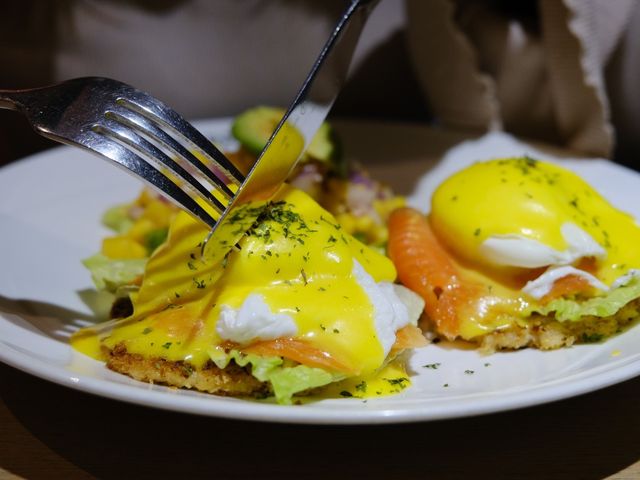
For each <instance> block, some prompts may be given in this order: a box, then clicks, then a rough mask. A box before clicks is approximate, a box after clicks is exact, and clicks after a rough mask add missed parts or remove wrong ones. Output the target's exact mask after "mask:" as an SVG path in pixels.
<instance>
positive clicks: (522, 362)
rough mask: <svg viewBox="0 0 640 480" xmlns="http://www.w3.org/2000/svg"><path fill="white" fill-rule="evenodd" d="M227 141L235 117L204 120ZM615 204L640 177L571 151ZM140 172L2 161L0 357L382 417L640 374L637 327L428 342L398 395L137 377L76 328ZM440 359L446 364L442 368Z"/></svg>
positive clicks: (76, 155) (58, 158)
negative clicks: (576, 335)
mask: <svg viewBox="0 0 640 480" xmlns="http://www.w3.org/2000/svg"><path fill="white" fill-rule="evenodd" d="M201 128H203V130H204V131H205V132H206V133H208V134H210V135H213V136H215V137H217V138H223V139H224V140H225V141H227V140H228V136H227V132H228V130H227V129H228V122H225V121H213V122H207V123H204V124H202V125H201ZM530 150H531V149H530V148H528V147H526V146H523V145H521V144H518V143H516V142H514V141H513V140H512V139H511V138H510V137H506V136H501V135H490V136H488V137H485V138H484V139H482V140H480V141H476V142H471V143H468V144H463V145H461V146H460V147H457V148H455V149H454V150H452V151H450V153H449V155H447V157H446V158H445V160H444V161H443V162H442V163H441V164H439V165H438V166H437V167H436V168H435V169H434V170H433V171H432V172H431V173H430V174H429V176H427V177H426V178H425V179H424V180H423V181H422V182H421V183H420V184H419V187H418V191H417V192H416V194H415V196H414V201H416V202H418V203H420V204H422V205H426V204H427V202H426V201H425V200H424V199H426V198H428V195H429V192H430V191H431V189H432V188H433V185H434V184H435V183H437V181H439V180H440V179H441V178H443V177H444V176H446V175H448V174H449V173H450V172H451V171H452V170H455V169H457V168H460V167H461V166H463V165H464V164H465V163H468V162H469V161H470V160H473V159H477V158H487V157H489V156H492V155H494V156H495V155H505V154H510V153H524V151H530ZM567 165H568V166H569V167H571V168H574V169H575V170H576V171H578V172H579V173H581V174H583V176H584V177H586V178H587V180H588V181H590V182H591V183H592V184H593V185H595V186H596V187H597V188H598V189H600V191H601V192H603V193H604V194H605V195H606V196H607V197H609V198H610V200H612V201H613V202H614V203H615V204H616V205H618V206H620V207H623V208H626V209H627V210H631V213H632V214H634V215H635V216H636V217H637V218H640V176H638V175H637V174H635V173H633V172H631V171H629V170H626V169H623V168H621V167H618V166H615V165H613V164H611V163H608V162H605V161H584V160H583V161H580V162H575V161H568V162H567ZM139 188H140V184H139V182H138V181H136V180H135V179H134V178H133V177H131V176H129V175H128V174H126V173H124V172H120V171H119V170H117V169H115V168H113V167H112V166H111V165H108V164H107V163H106V162H104V161H101V160H99V159H98V158H97V157H94V156H91V155H88V154H85V153H83V152H81V151H79V150H76V149H71V148H67V147H60V148H57V149H54V150H52V151H49V152H46V153H43V154H40V155H35V156H33V157H31V158H28V159H25V160H23V161H20V162H17V163H15V164H13V165H10V166H8V167H5V168H3V169H0V233H1V237H0V238H2V248H1V249H0V360H2V361H4V362H6V363H7V364H9V365H12V366H14V367H16V368H19V369H21V370H23V371H26V372H29V373H31V374H33V375H36V376H38V377H41V378H44V379H47V380H50V381H53V382H56V383H59V384H62V385H66V386H69V387H72V388H76V389H78V390H82V391H84V392H90V393H94V394H98V395H102V396H105V397H109V398H114V399H118V400H124V401H128V402H133V403H137V404H142V405H148V406H153V407H158V408H164V409H169V410H176V411H182V412H190V413H197V414H203V415H211V416H220V417H229V418H241V419H252V420H261V421H276V422H295V423H325V424H326V423H336V424H339V423H342V424H354V423H362V424H375V423H392V422H410V421H424V420H435V419H443V418H453V417H461V416H468V415H476V414H481V413H489V412H498V411H503V410H509V409H514V408H520V407H525V406H529V405H536V404H540V403H544V402H549V401H554V400H558V399H563V398H567V397H570V396H575V395H578V394H581V393H584V392H588V391H592V390H595V389H599V388H603V387H606V386H608V385H611V384H614V383H617V382H621V381H623V380H626V379H628V378H631V377H633V376H636V375H638V374H640V328H638V327H636V328H632V329H631V330H629V331H627V332H625V333H623V334H621V335H619V336H617V337H615V338H612V339H610V340H608V341H607V342H605V343H603V344H596V345H581V346H576V347H573V348H568V349H563V350H558V351H553V352H540V351H536V350H522V351H518V352H512V353H500V354H495V355H491V356H480V355H478V354H477V353H476V352H475V351H473V350H461V349H455V348H450V347H445V346H441V345H431V346H428V347H426V348H424V349H422V350H419V351H417V352H415V354H413V356H412V357H411V359H410V367H411V369H412V370H413V377H412V381H413V385H412V386H411V387H410V388H408V389H407V390H405V391H404V392H402V393H401V394H400V395H397V396H393V397H387V398H379V399H369V400H368V401H366V402H364V401H362V400H358V399H336V400H324V401H320V402H317V403H312V404H307V405H302V406H280V405H275V404H269V403H261V402H254V401H248V400H240V399H231V398H221V397H215V396H211V395H205V394H200V393H196V392H190V391H178V390H174V389H169V388H164V387H160V386H152V385H147V384H144V383H139V382H136V381H133V380H131V379H129V378H128V377H125V376H122V375H119V374H116V373H113V372H110V371H108V370H107V369H106V368H105V367H104V365H103V364H101V363H100V362H97V361H94V360H92V359H90V358H88V357H85V356H83V355H82V354H79V353H76V352H75V351H73V350H72V349H71V348H70V347H69V345H68V338H69V334H70V332H72V331H74V330H75V329H76V328H77V327H78V326H80V325H84V324H86V322H90V321H91V320H92V319H91V313H90V310H89V308H87V306H86V305H85V303H84V302H83V301H82V299H81V295H79V292H82V291H83V290H87V289H90V288H91V283H90V279H89V275H88V273H87V272H86V271H85V269H84V268H83V266H82V265H81V264H80V260H81V259H82V258H85V257H87V256H89V255H91V254H93V253H94V252H95V251H96V250H97V249H98V248H99V244H100V240H101V238H102V237H103V236H104V235H105V234H106V233H107V232H106V231H105V230H104V229H103V228H102V227H101V226H100V225H99V218H100V214H101V212H103V211H104V210H105V209H106V208H107V207H109V206H111V205H113V204H116V203H122V202H123V201H128V200H130V199H132V198H134V197H135V196H136V194H137V193H138V190H139ZM434 365H437V366H438V368H433V367H434Z"/></svg>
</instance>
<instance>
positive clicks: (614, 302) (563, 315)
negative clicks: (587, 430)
mask: <svg viewBox="0 0 640 480" xmlns="http://www.w3.org/2000/svg"><path fill="white" fill-rule="evenodd" d="M639 297H640V278H638V277H634V278H632V279H631V280H630V281H629V282H628V283H627V284H626V285H622V286H620V287H617V288H613V289H611V290H609V291H608V292H607V293H605V294H604V295H602V296H599V297H593V298H590V299H588V300H582V301H578V300H568V299H563V298H558V299H556V300H552V301H551V302H549V303H548V304H547V305H545V306H544V307H542V308H540V309H537V310H536V311H537V312H539V313H541V314H543V315H548V314H550V313H555V318H556V319H557V320H558V321H560V322H567V321H568V322H575V321H578V320H580V319H581V318H582V317H586V316H595V317H609V316H611V315H614V314H615V313H617V312H618V311H619V310H620V309H621V308H622V307H624V306H625V305H627V304H628V303H629V302H631V301H632V300H635V299H636V298H639Z"/></svg>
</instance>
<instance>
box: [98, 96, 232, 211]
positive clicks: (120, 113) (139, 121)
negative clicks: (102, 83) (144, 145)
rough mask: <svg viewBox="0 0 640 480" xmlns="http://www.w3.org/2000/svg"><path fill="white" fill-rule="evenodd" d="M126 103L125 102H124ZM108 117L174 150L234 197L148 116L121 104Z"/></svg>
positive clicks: (223, 192) (220, 188)
mask: <svg viewBox="0 0 640 480" xmlns="http://www.w3.org/2000/svg"><path fill="white" fill-rule="evenodd" d="M123 103H125V102H123ZM106 116H107V118H111V119H114V120H116V121H118V122H120V123H122V124H124V125H126V126H127V127H130V128H132V129H134V130H137V131H138V132H139V133H141V134H142V135H143V136H146V137H147V138H150V139H153V140H156V141H158V142H159V143H161V144H162V145H163V146H164V147H166V148H168V149H169V150H171V151H173V152H174V153H175V155H177V156H178V158H182V159H184V160H186V161H187V162H188V163H189V164H190V165H191V166H193V167H195V168H196V169H197V171H198V172H199V173H201V174H202V175H203V176H205V177H206V180H207V181H209V182H211V183H212V184H214V185H215V186H216V187H217V188H218V190H219V191H220V192H221V193H222V194H223V195H224V196H225V197H226V198H227V199H229V200H230V199H232V198H233V195H234V194H233V192H232V191H231V190H230V189H229V187H228V186H227V184H226V183H225V182H224V181H223V180H222V179H220V178H219V177H218V176H217V175H216V174H215V173H214V172H213V171H212V170H211V169H209V168H208V167H207V166H206V165H205V164H204V163H203V162H201V161H200V160H199V159H198V158H197V157H196V156H195V155H193V154H192V153H191V152H190V151H189V150H187V149H186V148H184V147H183V146H182V144H180V143H179V142H177V141H176V140H175V139H173V138H172V137H171V136H170V135H168V134H167V133H166V132H165V131H163V130H162V129H160V128H158V127H157V126H156V125H155V124H154V123H153V122H151V121H150V120H149V119H147V117H143V116H142V115H141V114H140V113H138V112H137V111H132V110H129V109H128V108H124V107H123V106H121V107H120V108H118V107H116V108H112V109H109V110H107V112H106Z"/></svg>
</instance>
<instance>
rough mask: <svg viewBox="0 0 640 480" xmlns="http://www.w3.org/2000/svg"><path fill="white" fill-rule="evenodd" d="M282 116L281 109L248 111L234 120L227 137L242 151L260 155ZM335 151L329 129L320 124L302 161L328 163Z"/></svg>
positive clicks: (335, 143)
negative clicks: (232, 137)
mask: <svg viewBox="0 0 640 480" xmlns="http://www.w3.org/2000/svg"><path fill="white" fill-rule="evenodd" d="M284 114H285V111H284V109H282V108H276V107H268V106H259V107H254V108H250V109H248V110H245V111H244V112H242V113H241V114H240V115H238V116H237V117H236V118H235V119H234V121H233V124H232V125H231V134H232V135H233V136H234V137H235V138H236V140H238V142H240V144H241V145H242V146H243V147H244V148H245V149H247V150H248V151H250V152H251V153H253V154H254V155H260V152H262V149H263V148H264V146H265V145H266V144H267V142H268V141H269V138H270V137H271V135H272V134H273V131H274V130H275V129H276V127H277V126H278V123H279V122H280V120H281V119H282V117H283V116H284ZM338 150H339V149H338V144H337V141H336V139H335V134H334V132H333V129H332V128H331V126H330V125H329V124H328V123H327V122H324V123H323V124H322V125H321V126H320V128H319V129H318V132H317V133H316V135H315V136H314V137H313V138H312V139H311V142H310V143H309V146H308V147H307V151H306V152H305V157H306V159H309V158H311V159H314V160H318V161H320V162H325V163H331V162H332V161H333V160H335V159H336V158H337V157H338ZM303 160H304V159H303Z"/></svg>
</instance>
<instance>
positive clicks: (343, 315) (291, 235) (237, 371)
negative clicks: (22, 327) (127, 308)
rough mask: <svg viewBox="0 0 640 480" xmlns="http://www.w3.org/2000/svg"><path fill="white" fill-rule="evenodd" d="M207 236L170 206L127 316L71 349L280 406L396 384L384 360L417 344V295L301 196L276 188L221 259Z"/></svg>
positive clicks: (166, 379) (136, 373)
mask: <svg viewBox="0 0 640 480" xmlns="http://www.w3.org/2000/svg"><path fill="white" fill-rule="evenodd" d="M237 217H238V218H235V220H234V221H237V222H239V223H241V222H242V218H241V217H242V214H241V213H239V214H237ZM207 234H208V230H207V228H206V226H204V225H202V224H201V223H199V222H198V221H196V220H194V219H192V218H191V217H190V216H189V215H187V214H186V213H184V212H178V213H177V214H176V215H175V216H174V218H173V220H172V221H171V223H170V226H169V232H168V236H167V240H166V242H165V243H164V244H162V245H161V246H160V247H159V248H157V249H156V250H155V251H154V253H153V254H152V256H151V257H150V258H149V260H148V262H147V263H146V266H145V269H144V274H143V276H142V280H141V283H140V286H139V289H138V290H137V291H136V292H134V293H132V294H131V300H132V303H133V312H132V314H131V315H130V316H128V317H126V318H124V319H122V320H119V321H117V322H116V323H115V324H114V325H113V327H112V328H101V327H98V328H88V329H85V330H82V331H80V332H79V333H78V334H76V335H75V336H74V338H73V344H74V346H75V347H76V348H77V349H78V350H80V351H83V352H85V353H88V354H90V355H93V356H95V357H97V358H100V359H102V360H104V361H106V363H107V365H108V367H109V368H111V369H113V370H115V371H118V372H121V373H124V374H127V375H130V376H131V377H133V378H135V379H138V380H142V381H145V382H152V383H162V384H167V385H171V386H176V387H184V388H192V389H197V390H201V391H205V392H209V393H215V394H221V395H236V396H252V397H256V396H257V397H261V396H271V395H273V396H275V398H276V400H277V401H278V402H280V403H291V402H292V399H293V398H294V396H295V395H297V394H300V393H302V392H309V391H317V389H318V388H320V387H324V386H327V385H331V384H335V383H337V382H350V383H347V384H345V385H346V386H345V387H344V388H339V389H338V391H339V392H340V394H343V395H344V396H351V395H354V396H356V393H363V391H364V390H366V389H364V390H363V387H362V385H364V384H366V382H368V381H369V382H375V381H382V384H384V383H385V382H386V383H387V384H388V385H389V386H390V387H393V390H397V389H398V387H397V386H398V385H404V384H405V382H406V381H407V379H406V374H404V373H403V372H402V370H398V368H397V366H390V362H392V360H393V359H394V358H396V357H398V355H399V354H400V353H401V352H402V351H403V350H405V349H408V348H413V347H416V346H421V345H424V344H425V343H426V341H425V338H424V336H423V335H422V332H421V331H420V330H419V329H418V328H417V327H416V324H417V319H418V317H419V316H420V314H421V312H422V308H423V301H422V300H421V299H420V297H419V296H418V295H416V294H414V293H413V292H411V291H410V290H409V289H407V288H405V287H402V286H399V285H395V284H394V283H393V282H394V280H395V278H396V270H395V267H394V266H393V264H392V262H391V261H390V260H389V259H388V258H386V257H385V256H384V255H382V254H380V253H378V252H376V251H375V250H373V249H371V248H369V247H367V246H365V245H364V244H362V243H360V242H359V241H358V240H356V239H355V238H353V237H352V236H351V235H349V234H347V233H346V232H345V231H344V230H343V228H342V227H341V226H340V224H339V223H338V222H337V221H336V219H335V217H333V216H332V215H331V214H330V213H328V212H327V211H326V210H324V209H323V208H322V207H320V206H319V205H318V204H317V203H316V202H315V201H314V200H313V199H312V198H311V197H309V196H308V195H307V194H305V193H304V192H302V191H300V190H297V189H295V188H293V187H290V186H285V187H283V188H282V189H281V191H280V192H279V194H278V195H277V196H276V197H275V198H274V199H273V200H272V201H271V202H270V203H269V204H268V206H267V207H266V208H264V210H263V211H262V213H261V215H260V217H259V219H258V221H257V222H256V223H255V224H253V226H252V228H251V229H250V230H249V232H248V233H247V234H246V235H245V236H244V237H243V239H242V240H241V241H240V242H239V244H238V246H237V247H238V248H237V249H234V250H232V251H231V252H229V253H228V254H227V255H226V256H225V258H224V261H223V262H222V263H210V262H208V261H207V258H208V256H207V255H206V254H205V255H203V254H202V252H203V242H204V240H205V238H206V237H207ZM214 240H215V237H214ZM208 248H217V246H216V244H215V241H213V240H212V241H211V242H209V244H207V246H206V248H205V250H204V251H205V252H206V251H207V250H206V249H208ZM389 368H391V370H389ZM394 369H395V370H394ZM381 372H383V373H381ZM381 376H382V377H381ZM376 379H377V380H376ZM399 379H401V380H399ZM387 380H388V381H387ZM349 385H351V386H352V387H353V388H352V387H350V386H349ZM356 390H357V391H356ZM372 390H375V391H371V392H370V393H371V394H373V395H375V394H383V393H391V390H389V389H388V390H384V389H383V388H382V387H379V388H378V387H376V388H375V389H372Z"/></svg>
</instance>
